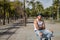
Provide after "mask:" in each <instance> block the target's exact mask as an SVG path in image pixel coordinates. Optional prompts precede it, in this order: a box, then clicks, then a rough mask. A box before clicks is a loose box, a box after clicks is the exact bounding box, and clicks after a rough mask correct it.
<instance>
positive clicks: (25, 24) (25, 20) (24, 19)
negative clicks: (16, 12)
mask: <svg viewBox="0 0 60 40" xmlns="http://www.w3.org/2000/svg"><path fill="white" fill-rule="evenodd" d="M25 1H26V0H24V25H25V26H26V14H25Z"/></svg>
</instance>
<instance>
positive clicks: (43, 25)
mask: <svg viewBox="0 0 60 40" xmlns="http://www.w3.org/2000/svg"><path fill="white" fill-rule="evenodd" d="M34 25H35V28H36V29H37V30H39V29H41V27H39V26H38V23H37V21H36V20H35V21H34ZM42 29H45V23H44V21H43V24H42Z"/></svg>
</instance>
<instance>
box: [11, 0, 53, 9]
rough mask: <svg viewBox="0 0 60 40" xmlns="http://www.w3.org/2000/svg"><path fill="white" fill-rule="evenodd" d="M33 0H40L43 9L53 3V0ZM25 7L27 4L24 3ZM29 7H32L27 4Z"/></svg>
mask: <svg viewBox="0 0 60 40" xmlns="http://www.w3.org/2000/svg"><path fill="white" fill-rule="evenodd" d="M11 1H14V0H11ZM19 1H23V0H19ZM29 1H30V0H29ZM35 1H40V2H41V3H42V5H43V7H44V9H45V8H47V7H49V6H52V4H53V0H35ZM26 7H28V6H27V4H26ZM29 8H32V7H31V6H29Z"/></svg>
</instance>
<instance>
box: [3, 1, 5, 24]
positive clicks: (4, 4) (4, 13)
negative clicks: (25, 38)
mask: <svg viewBox="0 0 60 40" xmlns="http://www.w3.org/2000/svg"><path fill="white" fill-rule="evenodd" d="M3 25H5V0H4V18H3Z"/></svg>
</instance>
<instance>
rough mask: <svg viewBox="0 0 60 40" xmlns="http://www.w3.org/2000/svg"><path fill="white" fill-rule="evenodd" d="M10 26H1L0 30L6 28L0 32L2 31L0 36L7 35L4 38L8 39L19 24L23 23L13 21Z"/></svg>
mask: <svg viewBox="0 0 60 40" xmlns="http://www.w3.org/2000/svg"><path fill="white" fill-rule="evenodd" d="M11 26H12V27H11ZM11 26H10V27H8V28H2V29H0V30H2V31H4V30H6V31H4V32H2V31H1V32H0V37H2V36H6V35H9V36H8V37H7V38H6V40H8V39H9V38H10V37H11V36H12V35H13V34H15V32H16V31H17V29H19V28H20V26H23V25H21V24H20V23H14V24H13V25H11Z"/></svg>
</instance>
